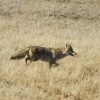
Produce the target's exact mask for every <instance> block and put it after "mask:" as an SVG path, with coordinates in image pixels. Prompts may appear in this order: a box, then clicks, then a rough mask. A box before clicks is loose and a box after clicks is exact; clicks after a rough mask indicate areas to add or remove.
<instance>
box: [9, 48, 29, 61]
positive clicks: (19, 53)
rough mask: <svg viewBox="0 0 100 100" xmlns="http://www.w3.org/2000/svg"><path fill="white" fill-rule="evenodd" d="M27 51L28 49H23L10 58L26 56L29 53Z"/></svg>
mask: <svg viewBox="0 0 100 100" xmlns="http://www.w3.org/2000/svg"><path fill="white" fill-rule="evenodd" d="M27 53H28V50H27V49H24V50H21V51H19V52H17V53H15V54H13V55H12V56H11V58H10V60H15V59H22V58H25V56H26V55H27Z"/></svg>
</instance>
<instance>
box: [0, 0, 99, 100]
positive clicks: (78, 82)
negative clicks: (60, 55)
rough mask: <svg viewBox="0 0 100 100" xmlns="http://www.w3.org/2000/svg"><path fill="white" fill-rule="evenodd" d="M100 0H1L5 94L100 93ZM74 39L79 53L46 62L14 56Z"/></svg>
mask: <svg viewBox="0 0 100 100" xmlns="http://www.w3.org/2000/svg"><path fill="white" fill-rule="evenodd" d="M99 7H100V2H99V0H95V1H94V0H83V1H80V0H36V1H35V0H33V1H32V0H22V1H21V0H18V1H17V0H4V1H3V0H1V1H0V55H1V56H0V100H99V99H100V11H99ZM67 42H68V43H72V47H73V48H74V50H75V51H76V52H77V53H78V57H77V58H73V57H66V58H64V59H61V60H59V61H58V63H59V67H55V68H52V69H49V66H48V64H47V63H45V62H42V61H38V62H32V63H31V64H30V66H28V67H25V61H24V59H22V60H19V61H17V60H16V61H10V56H11V55H12V54H13V53H14V52H16V51H17V50H20V49H22V48H25V47H27V46H29V45H39V46H45V47H59V46H65V43H67Z"/></svg>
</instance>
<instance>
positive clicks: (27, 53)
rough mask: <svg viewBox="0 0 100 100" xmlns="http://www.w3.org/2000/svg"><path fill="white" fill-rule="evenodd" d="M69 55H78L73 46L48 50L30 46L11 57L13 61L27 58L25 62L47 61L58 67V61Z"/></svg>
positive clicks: (67, 45)
mask: <svg viewBox="0 0 100 100" xmlns="http://www.w3.org/2000/svg"><path fill="white" fill-rule="evenodd" d="M68 55H71V56H73V57H74V56H76V55H77V53H76V52H74V51H73V48H72V47H71V45H69V44H66V47H65V48H46V47H40V46H29V47H26V48H25V49H23V50H21V51H19V52H17V53H15V54H14V55H12V56H11V60H12V59H22V58H25V62H26V64H27V62H28V61H29V62H32V61H38V60H42V61H46V62H48V63H49V65H50V66H52V65H55V66H58V65H59V64H58V63H57V60H59V59H62V58H64V57H66V56H68Z"/></svg>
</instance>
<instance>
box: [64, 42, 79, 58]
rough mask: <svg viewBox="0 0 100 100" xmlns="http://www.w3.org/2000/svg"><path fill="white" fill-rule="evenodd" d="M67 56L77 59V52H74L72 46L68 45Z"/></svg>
mask: <svg viewBox="0 0 100 100" xmlns="http://www.w3.org/2000/svg"><path fill="white" fill-rule="evenodd" d="M66 55H67V56H68V55H71V56H73V57H75V56H76V55H77V53H76V52H74V50H73V48H72V47H71V45H69V44H66Z"/></svg>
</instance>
